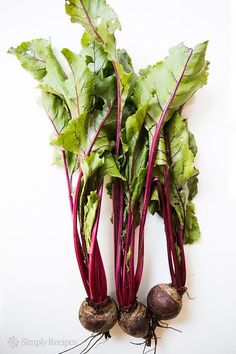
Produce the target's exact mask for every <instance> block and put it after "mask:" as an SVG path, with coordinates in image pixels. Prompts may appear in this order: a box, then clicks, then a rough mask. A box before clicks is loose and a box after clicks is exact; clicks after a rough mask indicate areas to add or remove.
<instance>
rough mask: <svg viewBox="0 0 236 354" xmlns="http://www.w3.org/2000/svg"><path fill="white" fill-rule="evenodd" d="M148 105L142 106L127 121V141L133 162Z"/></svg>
mask: <svg viewBox="0 0 236 354" xmlns="http://www.w3.org/2000/svg"><path fill="white" fill-rule="evenodd" d="M146 110H147V106H143V107H141V108H140V109H139V110H138V111H137V112H136V113H135V114H134V115H132V116H130V117H129V118H128V119H127V120H126V122H125V131H126V141H127V144H128V147H129V155H130V159H131V162H132V159H133V157H134V153H135V149H136V146H137V143H138V139H139V136H140V132H141V129H142V127H143V124H144V120H145V116H146Z"/></svg>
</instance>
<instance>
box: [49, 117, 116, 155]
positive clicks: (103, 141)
mask: <svg viewBox="0 0 236 354" xmlns="http://www.w3.org/2000/svg"><path fill="white" fill-rule="evenodd" d="M106 113H107V112H103V111H96V112H85V113H83V114H82V115H81V116H80V117H79V118H78V119H73V120H71V121H70V122H69V124H68V126H67V127H66V128H65V129H64V130H63V131H62V132H61V134H60V135H59V136H58V138H57V139H56V140H55V141H54V144H56V145H58V146H61V147H63V148H64V149H65V150H68V151H71V152H74V153H80V154H82V155H83V154H84V153H85V152H86V151H88V149H90V147H91V145H92V143H93V142H94V138H95V137H96V134H97V132H98V129H99V127H100V124H101V123H102V120H103V119H104V117H105V116H106ZM112 146H113V145H112V142H111V141H110V139H109V137H108V135H107V132H106V128H102V129H101V130H100V131H99V134H98V136H97V138H96V140H95V143H94V146H93V149H92V150H93V151H95V150H99V152H100V154H101V153H102V152H104V151H105V150H110V149H111V148H112Z"/></svg>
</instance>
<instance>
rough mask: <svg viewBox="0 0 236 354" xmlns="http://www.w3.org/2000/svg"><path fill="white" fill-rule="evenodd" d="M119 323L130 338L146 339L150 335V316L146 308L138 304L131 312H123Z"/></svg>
mask: <svg viewBox="0 0 236 354" xmlns="http://www.w3.org/2000/svg"><path fill="white" fill-rule="evenodd" d="M118 323H119V325H120V327H121V328H122V330H123V331H124V332H125V333H127V334H129V335H130V336H133V337H136V338H146V337H147V336H148V333H149V315H148V310H147V308H146V306H145V305H144V304H142V303H140V302H136V304H135V305H134V306H133V307H132V309H131V310H129V311H125V310H121V311H120V317H119V320H118Z"/></svg>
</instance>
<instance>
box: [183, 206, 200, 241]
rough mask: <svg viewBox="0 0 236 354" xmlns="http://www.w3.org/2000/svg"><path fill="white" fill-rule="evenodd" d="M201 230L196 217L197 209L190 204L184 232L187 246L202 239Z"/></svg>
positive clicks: (187, 208)
mask: <svg viewBox="0 0 236 354" xmlns="http://www.w3.org/2000/svg"><path fill="white" fill-rule="evenodd" d="M200 234H201V232H200V228H199V225H198V220H197V217H196V215H195V207H194V204H193V203H188V204H187V206H186V224H185V232H184V242H185V244H191V243H193V242H195V241H197V240H198V239H199V238H200Z"/></svg>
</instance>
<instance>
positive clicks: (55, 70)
mask: <svg viewBox="0 0 236 354" xmlns="http://www.w3.org/2000/svg"><path fill="white" fill-rule="evenodd" d="M9 52H10V53H12V54H15V55H16V57H17V58H18V60H19V61H20V63H21V65H22V66H23V67H24V68H25V69H26V70H27V71H29V72H30V73H31V74H32V75H33V76H34V78H36V79H37V80H38V81H39V83H40V85H39V88H41V90H42V91H45V92H48V93H52V94H54V95H57V96H59V97H60V98H61V99H62V100H63V101H64V103H65V105H66V106H67V110H68V112H69V113H70V115H71V116H72V117H77V116H78V108H77V95H76V90H75V86H76V85H78V83H79V81H80V79H81V76H83V74H84V70H85V69H84V68H85V63H84V64H83V65H82V66H81V72H80V71H79V70H80V68H77V69H75V66H76V65H75V61H76V60H75V58H74V60H72V52H70V53H71V57H70V61H71V64H72V61H73V70H76V77H74V76H73V73H70V74H69V76H67V75H66V73H65V72H64V70H63V68H62V66H61V64H60V62H59V61H58V59H57V58H56V56H55V54H54V52H53V49H52V47H51V44H50V42H49V41H48V40H46V39H34V40H32V41H29V42H23V43H22V44H21V45H19V46H18V47H16V48H10V50H9ZM67 55H68V56H69V54H68V52H67ZM73 55H74V57H75V56H76V55H75V54H74V53H73ZM81 60H82V59H81ZM71 67H72V66H71ZM86 74H87V76H86V77H87V79H88V86H85V87H84V86H81V87H77V92H79V93H80V96H81V95H82V91H83V89H85V93H84V94H83V98H82V102H83V104H84V103H85V102H88V101H89V102H90V101H91V100H92V96H90V95H92V91H91V92H90V91H89V90H88V87H90V86H91V77H90V78H89V77H88V71H87V72H86ZM88 95H89V97H87V96H88ZM85 97H86V98H85Z"/></svg>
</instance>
